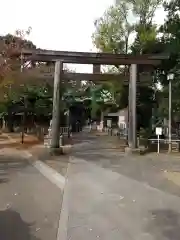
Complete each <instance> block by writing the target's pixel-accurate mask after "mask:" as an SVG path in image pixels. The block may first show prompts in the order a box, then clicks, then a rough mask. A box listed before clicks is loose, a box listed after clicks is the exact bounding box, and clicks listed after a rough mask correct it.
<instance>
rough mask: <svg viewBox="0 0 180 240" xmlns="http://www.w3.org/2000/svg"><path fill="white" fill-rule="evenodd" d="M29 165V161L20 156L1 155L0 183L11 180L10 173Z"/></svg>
mask: <svg viewBox="0 0 180 240" xmlns="http://www.w3.org/2000/svg"><path fill="white" fill-rule="evenodd" d="M27 166H28V161H27V160H26V159H23V158H21V157H18V156H0V184H1V183H6V182H8V181H9V174H10V173H11V172H13V171H20V170H22V169H23V168H25V167H27Z"/></svg>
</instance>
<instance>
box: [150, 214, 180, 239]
mask: <svg viewBox="0 0 180 240" xmlns="http://www.w3.org/2000/svg"><path fill="white" fill-rule="evenodd" d="M148 232H150V233H151V234H152V235H153V236H154V239H157V240H179V239H180V213H176V212H175V211H173V210H169V209H167V210H166V209H165V210H154V211H152V212H151V221H150V222H149V223H148Z"/></svg>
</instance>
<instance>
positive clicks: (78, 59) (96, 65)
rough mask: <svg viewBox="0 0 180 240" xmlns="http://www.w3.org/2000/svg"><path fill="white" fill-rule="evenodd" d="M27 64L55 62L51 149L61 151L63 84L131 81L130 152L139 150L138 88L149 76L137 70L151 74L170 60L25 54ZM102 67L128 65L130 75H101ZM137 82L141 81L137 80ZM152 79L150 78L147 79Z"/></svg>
mask: <svg viewBox="0 0 180 240" xmlns="http://www.w3.org/2000/svg"><path fill="white" fill-rule="evenodd" d="M22 54H23V57H24V61H28V60H31V61H39V62H55V72H54V96H53V114H52V116H53V117H52V141H51V148H59V134H60V128H59V126H60V100H61V96H60V88H61V82H62V80H91V81H97V82H99V81H106V80H109V79H114V80H117V79H119V80H123V82H124V83H125V84H127V81H128V80H129V106H128V107H129V128H128V132H129V134H128V135H129V136H128V144H129V147H130V148H131V149H136V148H137V133H136V88H137V84H138V83H140V82H141V84H143V82H142V81H143V80H144V78H146V79H145V81H146V83H147V76H144V75H142V76H139V74H138V66H139V65H143V69H144V70H145V71H146V72H150V71H152V69H153V67H154V66H157V65H159V64H160V63H161V62H162V60H166V59H168V58H169V56H165V55H149V54H146V55H138V56H137V55H136V56H134V55H129V54H110V53H91V52H69V51H52V50H23V51H22ZM64 63H75V64H92V65H93V73H91V74H90V73H65V72H64V71H63V64H64ZM101 65H116V66H119V65H129V66H130V68H129V71H130V72H129V74H125V75H124V74H123V75H122V74H104V73H103V74H102V73H101V71H100V67H101ZM137 79H138V80H137ZM148 79H149V78H148Z"/></svg>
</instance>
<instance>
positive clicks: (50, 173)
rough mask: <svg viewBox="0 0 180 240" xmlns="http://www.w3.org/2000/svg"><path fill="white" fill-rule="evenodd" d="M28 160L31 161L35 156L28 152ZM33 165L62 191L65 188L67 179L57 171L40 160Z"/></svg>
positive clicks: (26, 153)
mask: <svg viewBox="0 0 180 240" xmlns="http://www.w3.org/2000/svg"><path fill="white" fill-rule="evenodd" d="M25 155H26V158H28V159H30V158H32V157H33V155H32V154H31V153H30V152H28V151H26V152H25ZM31 164H32V165H33V166H34V167H35V168H36V169H37V170H38V171H39V172H40V173H41V174H42V175H43V176H44V177H46V178H47V179H48V180H49V181H50V182H52V183H53V184H55V185H56V186H57V187H58V188H60V189H61V190H63V189H64V186H65V181H66V180H65V177H63V176H62V175H61V174H60V173H58V172H57V171H55V170H54V169H53V168H51V167H49V166H48V165H47V164H45V163H43V162H42V161H40V160H36V161H35V162H31Z"/></svg>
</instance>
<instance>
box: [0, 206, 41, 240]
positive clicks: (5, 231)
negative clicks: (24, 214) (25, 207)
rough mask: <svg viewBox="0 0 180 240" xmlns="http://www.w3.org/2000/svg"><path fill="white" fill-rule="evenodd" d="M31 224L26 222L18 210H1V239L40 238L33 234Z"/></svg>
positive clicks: (28, 239)
mask: <svg viewBox="0 0 180 240" xmlns="http://www.w3.org/2000/svg"><path fill="white" fill-rule="evenodd" d="M31 226H32V225H31V224H28V223H26V222H24V221H23V220H22V218H21V216H20V214H19V213H17V212H16V211H13V210H5V211H0V239H2V240H12V239H13V240H40V239H38V238H37V237H35V236H34V235H32V233H31V229H30V227H31Z"/></svg>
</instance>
